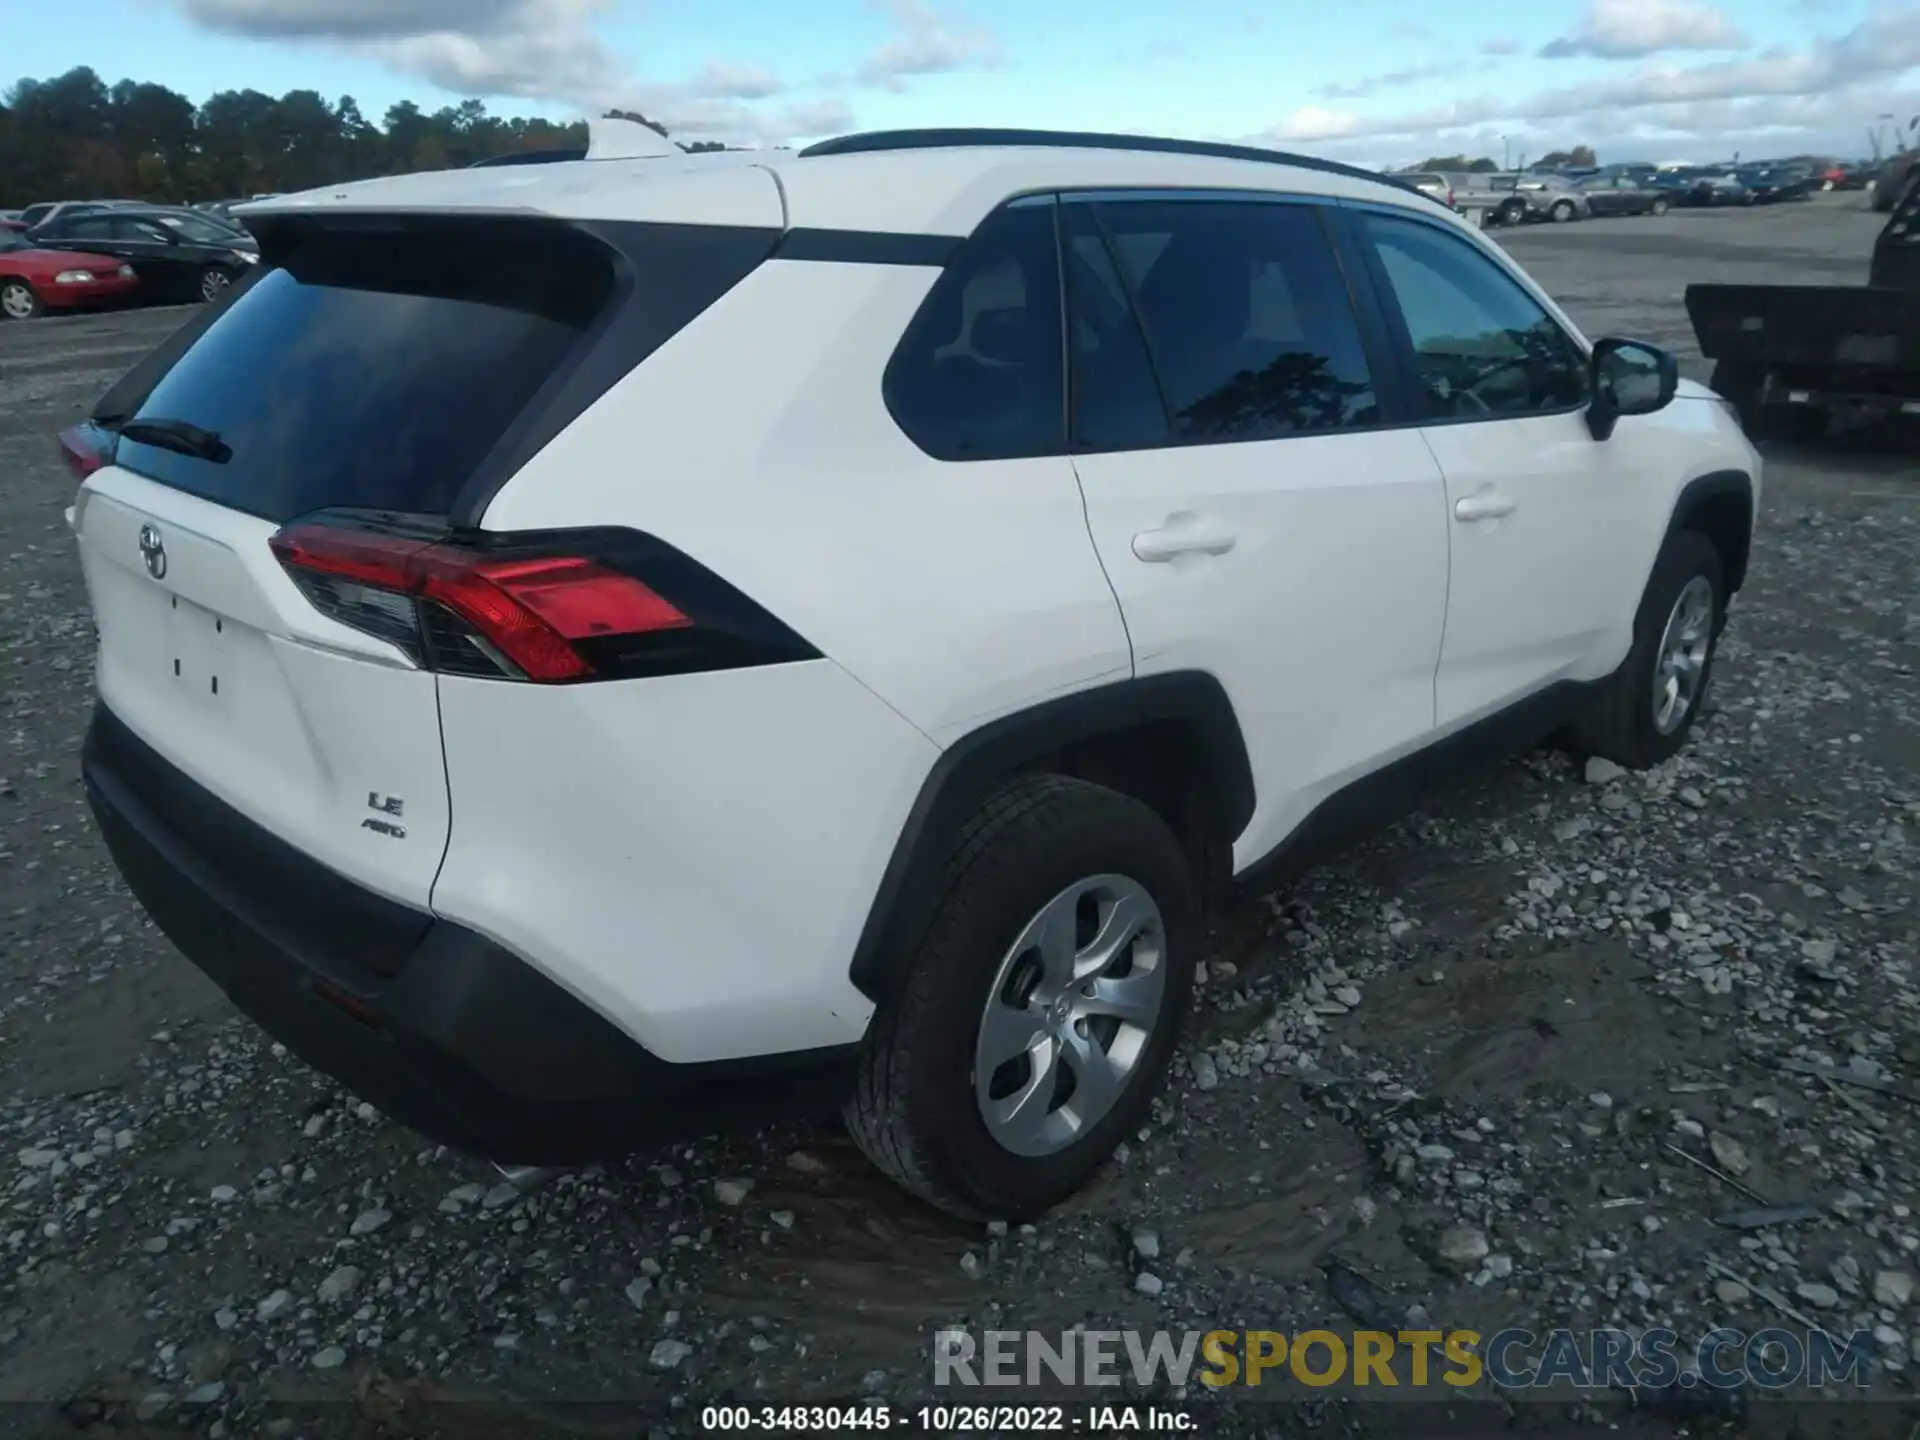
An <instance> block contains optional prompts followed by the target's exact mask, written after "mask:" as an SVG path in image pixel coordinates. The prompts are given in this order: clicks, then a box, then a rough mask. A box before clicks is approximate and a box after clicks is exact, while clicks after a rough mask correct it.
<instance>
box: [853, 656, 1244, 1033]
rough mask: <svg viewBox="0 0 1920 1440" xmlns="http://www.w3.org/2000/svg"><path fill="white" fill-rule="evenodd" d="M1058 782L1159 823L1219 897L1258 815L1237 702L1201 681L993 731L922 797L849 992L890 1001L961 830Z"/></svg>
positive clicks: (1132, 689) (980, 736)
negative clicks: (984, 811)
mask: <svg viewBox="0 0 1920 1440" xmlns="http://www.w3.org/2000/svg"><path fill="white" fill-rule="evenodd" d="M1044 774H1056V775H1065V776H1070V777H1072V778H1074V779H1079V780H1085V781H1088V782H1091V783H1093V784H1097V785H1104V786H1106V787H1108V788H1110V789H1112V790H1116V791H1118V792H1120V793H1121V794H1124V795H1128V796H1130V797H1132V798H1134V799H1136V800H1139V801H1140V802H1142V803H1143V804H1145V805H1146V806H1148V808H1150V809H1151V810H1153V811H1154V813H1155V814H1156V815H1158V816H1159V817H1160V818H1161V819H1162V820H1163V821H1165V822H1166V824H1167V826H1168V827H1169V828H1170V829H1171V830H1172V831H1173V833H1174V834H1175V836H1177V837H1178V838H1179V840H1180V842H1181V846H1182V848H1183V850H1185V852H1186V853H1187V855H1188V858H1189V863H1190V864H1191V865H1192V866H1193V870H1194V881H1195V886H1196V889H1201V890H1202V892H1203V893H1213V894H1217V893H1218V892H1219V889H1220V888H1221V887H1223V886H1224V884H1225V882H1226V880H1227V878H1228V877H1227V872H1228V871H1229V870H1230V868H1231V846H1232V843H1233V841H1234V839H1235V838H1236V837H1237V836H1238V835H1239V833H1240V832H1241V831H1242V830H1244V829H1245V828H1246V824H1247V821H1248V820H1249V819H1250V818H1251V816H1252V814H1253V772H1252V767H1251V765H1250V763H1249V761H1248V759H1247V750H1246V743H1245V741H1244V739H1243V738H1242V736H1241V733H1240V726H1239V722H1238V720H1237V719H1236V717H1235V715H1234V712H1233V706H1232V702H1231V701H1230V700H1229V699H1228V698H1227V694H1226V691H1225V690H1224V689H1223V688H1222V686H1221V684H1220V682H1219V681H1218V680H1216V679H1215V678H1214V677H1213V676H1211V675H1207V674H1203V673H1200V672H1180V673H1176V674H1169V675H1155V676H1150V677H1147V678H1145V679H1137V680H1126V681H1121V682H1119V683H1118V684H1113V685H1103V686H1100V687H1098V688H1096V689H1092V690H1086V691H1081V692H1079V693H1077V694H1073V695H1068V696H1065V697H1063V698H1061V699H1058V700H1052V701H1048V702H1047V703H1045V704H1043V705H1038V706H1035V707H1033V708H1032V709H1029V710H1025V711H1021V712H1020V713H1018V714H1015V715H1010V716H1005V717H1003V718H1001V719H999V720H995V721H993V722H991V723H989V724H987V725H985V726H983V727H981V728H980V729H979V730H976V731H974V732H972V733H971V734H969V735H966V736H964V737H963V738H961V739H960V740H958V741H956V742H955V743H954V744H952V745H951V746H949V747H948V748H947V749H946V750H945V751H944V752H943V753H942V754H941V757H940V759H939V761H938V762H937V763H936V764H935V766H934V768H933V771H932V772H931V773H930V774H929V775H928V777H927V779H926V781H925V783H924V784H923V785H922V787H921V791H920V795H919V797H918V799H917V800H916V801H915V803H914V807H913V810H912V812H911V813H910V814H909V815H908V817H907V821H906V824H905V825H904V826H903V827H902V830H901V834H900V836H899V839H898V841H897V842H896V844H895V847H894V852H893V855H892V858H891V859H890V860H889V862H888V865H887V869H886V872H885V874H884V875H883V876H882V877H881V882H880V886H879V890H878V893H877V894H876V895H875V897H874V900H873V903H872V906H871V908H870V909H869V912H868V915H867V920H866V924H865V927H864V928H863V929H862V931H861V935H860V940H859V944H858V946H857V947H856V949H855V952H854V956H853V962H852V965H851V967H850V975H851V978H852V980H853V983H854V984H855V985H856V986H858V987H859V988H860V990H861V991H862V992H863V993H864V994H866V995H867V996H868V998H869V999H873V1000H875V1001H876V1002H878V1001H881V1000H882V999H884V998H885V997H886V996H887V995H889V994H890V993H891V991H892V988H893V984H894V983H895V981H896V980H897V979H898V976H899V972H900V970H901V968H902V965H903V959H904V957H906V956H908V955H911V954H912V953H913V951H914V946H915V943H916V941H917V939H918V936H919V931H920V928H921V927H922V926H923V925H924V923H925V921H926V919H927V917H928V915H929V914H930V913H931V911H932V908H933V905H934V903H935V901H936V899H937V896H936V895H935V893H934V891H935V887H936V886H937V883H938V880H939V877H940V875H941V873H942V872H943V871H944V869H945V867H946V863H947V859H948V855H949V852H950V851H951V849H952V848H953V845H954V843H955V840H956V838H957V837H958V836H959V835H960V833H961V831H962V830H963V828H964V827H965V826H966V824H967V822H968V821H969V820H970V819H971V818H972V816H973V815H974V814H975V813H976V812H977V811H978V810H979V809H980V807H981V806H982V805H983V804H985V803H986V802H987V800H988V799H990V798H991V797H992V796H993V795H994V794H995V793H996V792H997V791H999V790H1000V789H1001V788H1003V787H1004V786H1006V785H1007V784H1008V783H1010V782H1012V781H1015V780H1018V779H1020V778H1022V777H1026V776H1032V775H1044Z"/></svg>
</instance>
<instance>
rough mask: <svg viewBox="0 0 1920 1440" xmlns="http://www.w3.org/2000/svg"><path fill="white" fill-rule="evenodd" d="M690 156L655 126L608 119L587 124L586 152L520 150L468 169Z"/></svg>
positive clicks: (575, 149) (573, 149) (579, 149)
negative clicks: (571, 161)
mask: <svg viewBox="0 0 1920 1440" xmlns="http://www.w3.org/2000/svg"><path fill="white" fill-rule="evenodd" d="M686 153H687V152H686V151H684V150H682V149H681V148H680V147H679V146H678V145H676V144H674V143H673V141H671V140H669V139H668V138H667V137H666V136H665V135H662V134H661V133H660V132H659V131H658V130H655V129H654V128H653V127H652V126H651V125H642V124H641V123H640V122H639V121H638V120H627V119H623V118H621V117H619V116H614V115H605V116H602V117H601V118H599V119H597V120H589V121H588V122H587V143H586V146H585V147H584V148H582V147H580V146H568V147H566V148H565V149H560V150H520V151H515V152H512V153H510V154H506V155H493V156H489V157H488V158H487V159H485V160H476V161H474V162H473V163H472V164H471V165H469V166H468V167H467V168H468V169H469V170H479V169H483V168H486V167H488V166H492V165H557V164H561V163H564V162H566V161H570V160H657V159H660V158H661V157H662V156H667V155H684V154H686Z"/></svg>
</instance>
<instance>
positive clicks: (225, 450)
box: [120, 420, 233, 465]
mask: <svg viewBox="0 0 1920 1440" xmlns="http://www.w3.org/2000/svg"><path fill="white" fill-rule="evenodd" d="M120 438H121V439H122V440H131V441H133V442H134V443H135V444H136V445H152V446H155V447H156V448H158V449H161V450H171V451H173V452H174V453H175V454H177V455H191V456H193V458H194V459H196V460H208V461H211V462H212V463H213V464H215V465H224V464H226V463H227V461H229V460H231V459H232V458H233V447H232V446H231V445H229V444H227V442H226V441H224V440H222V439H221V438H220V436H219V435H218V434H217V433H216V432H214V431H212V430H202V429H201V428H200V427H199V426H198V425H195V424H194V423H193V422H192V421H190V420H128V421H126V422H125V423H124V424H122V425H121V426H120Z"/></svg>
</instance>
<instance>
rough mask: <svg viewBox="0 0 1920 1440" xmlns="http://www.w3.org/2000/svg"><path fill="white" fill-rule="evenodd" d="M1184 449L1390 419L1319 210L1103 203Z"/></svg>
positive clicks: (1248, 204) (1222, 203) (1253, 204)
mask: <svg viewBox="0 0 1920 1440" xmlns="http://www.w3.org/2000/svg"><path fill="white" fill-rule="evenodd" d="M1098 210H1099V215H1100V219H1101V221H1102V223H1103V224H1104V226H1105V228H1106V229H1107V231H1108V232H1109V233H1110V234H1111V236H1112V239H1113V249H1114V251H1115V252H1116V254H1117V256H1118V259H1119V262H1120V265H1121V266H1122V267H1123V269H1124V270H1125V272H1126V274H1125V277H1124V278H1125V281H1126V283H1127V287H1128V289H1129V290H1130V292H1131V293H1132V296H1133V298H1134V301H1135V304H1136V306H1137V309H1138V312H1139V316H1140V321H1141V324H1142V327H1143V328H1144V330H1145V332H1146V341H1147V346H1148V349H1149V351H1150V352H1151V355H1152V359H1153V365H1154V369H1155V371H1156V373H1157V375H1158V378H1159V383H1160V389H1161V391H1162V392H1163V393H1164V395H1165V398H1166V413H1167V416H1168V419H1169V421H1170V423H1171V426H1172V429H1173V433H1174V435H1175V437H1176V438H1178V439H1180V440H1184V441H1187V442H1189V443H1192V442H1196V441H1197V442H1205V443H1224V442H1232V441H1250V440H1269V439H1274V438H1277V437H1280V436H1284V435H1293V434H1302V433H1310V432H1314V431H1324V430H1341V429H1351V428H1356V427H1361V426H1366V425H1371V424H1375V423H1377V422H1378V421H1379V419H1380V409H1379V401H1378V397H1377V396H1376V394H1375V391H1374V384H1373V379H1372V376H1371V374H1370V373H1369V370H1368V367H1367V358H1366V352H1365V348H1364V346H1363V345H1362V343H1361V338H1360V328H1359V324H1358V322H1357V321H1356V320H1355V318H1354V312H1353V303H1352V299H1351V297H1350V295H1349V293H1348V290H1347V284H1346V278H1345V276H1344V275H1343V274H1342V272H1341V269H1340V265H1339V262H1338V260H1337V259H1336V258H1335V257H1334V253H1333V248H1332V246H1331V244H1330V243H1329V242H1328V240H1327V235H1326V232H1325V230H1324V229H1323V228H1322V226H1321V222H1320V216H1319V213H1318V212H1317V211H1316V210H1315V209H1314V208H1313V207H1312V206H1310V205H1303V204H1293V203H1267V202H1263V201H1248V200H1230V199H1219V200H1215V199H1200V198H1196V199H1192V200H1185V199H1178V200H1161V199H1142V200H1119V201H1111V202H1109V201H1103V202H1101V203H1100V205H1099V207H1098Z"/></svg>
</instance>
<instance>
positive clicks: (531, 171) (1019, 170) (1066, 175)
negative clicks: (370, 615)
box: [236, 126, 1447, 235]
mask: <svg viewBox="0 0 1920 1440" xmlns="http://www.w3.org/2000/svg"><path fill="white" fill-rule="evenodd" d="M634 128H635V129H640V128H643V127H638V126H636V127H634ZM1102 186H1113V187H1115V188H1122V187H1125V188H1142V187H1144V188H1153V187H1159V186H1164V187H1168V188H1173V187H1191V186H1209V187H1220V188H1223V189H1247V190H1282V191H1288V192H1294V193H1303V194H1312V195H1326V196H1340V197H1347V198H1352V199H1365V200H1379V201H1386V202H1389V203H1392V202H1396V201H1397V202H1399V203H1403V204H1406V205H1408V206H1409V207H1416V208H1420V209H1421V213H1422V214H1425V213H1427V212H1428V211H1432V212H1434V213H1436V214H1444V213H1447V212H1444V211H1440V210H1439V209H1438V207H1435V206H1433V205H1432V204H1431V202H1429V201H1426V200H1423V199H1419V198H1417V197H1414V196H1411V195H1409V194H1408V193H1407V192H1406V191H1405V190H1404V189H1402V188H1400V187H1398V186H1395V185H1392V184H1390V183H1389V182H1387V181H1385V180H1376V179H1372V178H1365V177H1354V176H1348V175H1344V174H1341V173H1338V172H1331V171H1326V170H1319V169H1314V168H1311V167H1308V166H1305V165H1288V164H1284V163H1275V162H1269V161H1259V160H1240V159H1227V158H1221V157H1216V156H1211V155H1194V154H1189V153H1184V152H1178V151H1161V150H1102V149H1096V148H1091V147H1087V148H1083V147H1079V146H1058V145H1033V146H1020V145H974V146H955V147H953V148H941V149H901V150H874V151H860V152H856V153H852V154H841V155H817V156H811V157H803V156H800V155H797V154H794V153H792V152H788V151H780V150H749V151H739V150H729V151H713V152H708V153H704V154H698V155H685V154H679V153H677V151H676V152H675V153H672V154H666V155H660V156H655V157H640V158H626V157H624V156H623V157H622V158H619V159H602V160H596V159H588V160H576V161H560V162H556V163H548V164H540V165H502V166H486V167H482V168H479V169H469V170H437V171H430V172H428V173H425V174H419V175H393V176H387V177H384V178H381V179H377V180H362V181H357V182H355V183H352V184H347V185H335V186H326V187H323V188H321V189H317V190H308V191H304V192H302V193H300V194H296V195H280V196H276V197H274V198H273V199H271V200H266V201H261V202H258V203H255V204H251V205H248V206H246V207H244V209H241V210H239V211H237V212H236V213H239V214H242V215H244V216H247V217H253V216H267V215H279V214H287V213H289V212H301V211H314V210H357V211H367V210H374V211H387V212H392V211H420V210H437V211H446V210H471V211H477V212H491V213H494V214H500V213H514V212H517V213H530V214H539V215H552V216H556V217H562V218H566V219H594V220H657V221H678V222H682V223H689V224H712V225H748V226H766V227H771V228H810V229H811V228H818V229H832V230H876V231H890V232H898V233H905V234H922V235H967V234H970V233H971V232H972V231H973V229H974V227H975V226H977V225H978V224H979V223H980V221H981V220H982V219H983V218H984V217H985V216H986V215H987V213H988V212H989V211H991V210H992V209H993V208H994V207H995V206H997V205H999V204H1000V203H1001V202H1002V201H1004V200H1006V199H1007V198H1008V197H1009V196H1011V195H1017V194H1021V193H1024V192H1029V191H1043V190H1048V189H1053V188H1060V187H1071V188H1074V189H1087V188H1090V187H1091V188H1099V187H1102Z"/></svg>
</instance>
